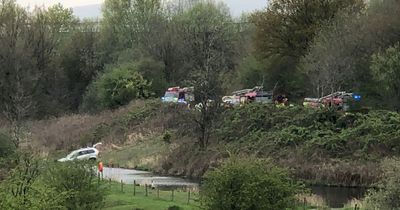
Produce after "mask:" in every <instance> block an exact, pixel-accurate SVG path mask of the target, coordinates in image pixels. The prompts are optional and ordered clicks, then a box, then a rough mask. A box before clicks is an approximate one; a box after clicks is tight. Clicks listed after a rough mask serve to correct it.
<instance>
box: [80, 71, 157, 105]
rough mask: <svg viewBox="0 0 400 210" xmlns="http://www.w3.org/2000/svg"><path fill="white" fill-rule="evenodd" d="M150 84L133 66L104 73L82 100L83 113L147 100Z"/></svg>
mask: <svg viewBox="0 0 400 210" xmlns="http://www.w3.org/2000/svg"><path fill="white" fill-rule="evenodd" d="M150 86H151V83H150V82H148V81H147V80H145V79H144V78H143V76H142V75H141V74H140V73H138V72H137V71H136V69H135V66H122V67H117V68H114V69H111V70H109V71H106V72H105V73H104V74H103V75H101V76H100V77H98V78H97V80H95V81H94V82H93V83H92V84H91V85H90V86H89V87H88V90H87V92H86V94H85V97H84V99H83V104H82V109H83V110H84V111H91V112H96V111H100V110H103V109H115V108H118V107H120V106H123V105H126V104H128V103H129V102H130V101H131V100H133V99H138V98H148V97H149V96H150V95H151V92H150Z"/></svg>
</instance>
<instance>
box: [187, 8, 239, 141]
mask: <svg viewBox="0 0 400 210" xmlns="http://www.w3.org/2000/svg"><path fill="white" fill-rule="evenodd" d="M181 21H182V26H183V28H182V31H183V32H182V34H184V35H183V40H182V41H183V42H184V45H185V46H186V51H185V56H184V63H185V66H184V67H183V68H186V72H191V75H187V76H188V79H187V80H188V83H189V84H191V85H193V86H194V88H195V99H196V102H197V103H198V105H197V111H198V112H197V114H195V117H194V121H195V122H196V124H197V130H198V144H199V146H200V148H201V149H206V148H207V146H208V144H209V139H210V135H211V133H212V130H213V126H214V122H215V119H216V118H217V117H218V113H219V110H220V104H221V103H220V102H221V97H222V93H223V83H224V75H225V73H227V72H229V71H230V70H233V69H234V62H233V60H234V55H235V53H234V41H233V33H232V31H233V30H232V24H231V23H232V19H231V17H230V15H229V12H228V10H227V8H226V7H225V6H224V5H216V4H214V3H212V2H205V3H198V4H197V5H195V6H194V7H192V8H191V9H189V10H188V11H187V12H185V13H183V14H182V19H181Z"/></svg>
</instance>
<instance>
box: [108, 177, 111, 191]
mask: <svg viewBox="0 0 400 210" xmlns="http://www.w3.org/2000/svg"><path fill="white" fill-rule="evenodd" d="M108 186H109V187H110V189H111V178H109V179H108Z"/></svg>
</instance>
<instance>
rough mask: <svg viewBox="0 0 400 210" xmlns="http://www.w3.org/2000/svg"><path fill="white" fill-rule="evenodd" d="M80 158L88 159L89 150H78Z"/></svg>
mask: <svg viewBox="0 0 400 210" xmlns="http://www.w3.org/2000/svg"><path fill="white" fill-rule="evenodd" d="M76 159H78V160H86V159H87V150H82V151H79V152H78V157H77V158H76Z"/></svg>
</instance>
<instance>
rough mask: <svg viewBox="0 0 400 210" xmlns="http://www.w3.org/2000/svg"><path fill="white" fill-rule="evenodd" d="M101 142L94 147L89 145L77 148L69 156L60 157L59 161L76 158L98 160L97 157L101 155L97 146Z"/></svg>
mask: <svg viewBox="0 0 400 210" xmlns="http://www.w3.org/2000/svg"><path fill="white" fill-rule="evenodd" d="M100 144H101V143H97V144H95V145H94V146H93V147H87V148H81V149H78V150H75V151H73V152H71V153H69V155H67V157H65V158H61V159H59V160H58V162H66V161H74V160H97V157H98V155H99V150H97V149H96V146H97V145H100Z"/></svg>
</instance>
